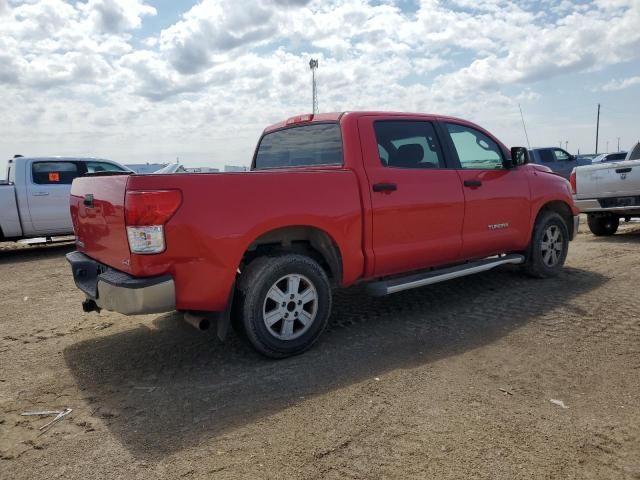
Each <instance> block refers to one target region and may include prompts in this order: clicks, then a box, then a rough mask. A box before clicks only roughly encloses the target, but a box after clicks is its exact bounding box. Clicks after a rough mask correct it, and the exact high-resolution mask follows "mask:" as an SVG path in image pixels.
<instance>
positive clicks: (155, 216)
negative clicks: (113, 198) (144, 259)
mask: <svg viewBox="0 0 640 480" xmlns="http://www.w3.org/2000/svg"><path fill="white" fill-rule="evenodd" d="M181 202H182V194H181V193H180V191H179V190H148V191H131V192H127V194H126V197H125V202H124V205H125V212H124V216H125V222H126V225H127V238H128V240H129V250H131V253H141V254H149V253H160V252H163V251H164V249H165V240H164V225H165V223H167V222H168V221H169V219H170V218H171V217H172V216H173V214H174V213H176V210H178V207H180V203H181Z"/></svg>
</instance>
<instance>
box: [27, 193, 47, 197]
mask: <svg viewBox="0 0 640 480" xmlns="http://www.w3.org/2000/svg"><path fill="white" fill-rule="evenodd" d="M31 195H33V196H34V197H46V196H47V195H49V192H33V193H32V194H31Z"/></svg>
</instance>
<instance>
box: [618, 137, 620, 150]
mask: <svg viewBox="0 0 640 480" xmlns="http://www.w3.org/2000/svg"><path fill="white" fill-rule="evenodd" d="M618 151H620V137H618Z"/></svg>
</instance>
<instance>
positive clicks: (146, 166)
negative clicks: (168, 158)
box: [125, 163, 168, 173]
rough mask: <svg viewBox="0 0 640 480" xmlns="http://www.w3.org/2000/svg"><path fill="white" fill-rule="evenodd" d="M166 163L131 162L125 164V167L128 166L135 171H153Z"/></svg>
mask: <svg viewBox="0 0 640 480" xmlns="http://www.w3.org/2000/svg"><path fill="white" fill-rule="evenodd" d="M167 165H168V164H167V163H132V164H129V165H125V167H127V168H130V169H131V170H133V171H134V172H136V173H153V172H155V171H158V170H160V169H161V168H164V167H166V166H167Z"/></svg>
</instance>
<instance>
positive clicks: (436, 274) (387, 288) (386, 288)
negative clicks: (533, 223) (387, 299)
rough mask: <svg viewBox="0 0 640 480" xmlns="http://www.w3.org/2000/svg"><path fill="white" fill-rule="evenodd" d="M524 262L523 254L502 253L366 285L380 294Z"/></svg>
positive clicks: (369, 289)
mask: <svg viewBox="0 0 640 480" xmlns="http://www.w3.org/2000/svg"><path fill="white" fill-rule="evenodd" d="M520 263H524V256H523V255H518V254H515V253H513V254H510V255H503V256H501V257H494V258H486V259H484V260H478V261H476V262H469V263H465V264H462V265H457V266H455V267H448V268H441V269H439V270H430V271H429V272H426V273H418V274H413V275H408V276H406V277H400V278H393V279H390V280H380V281H377V282H372V283H370V284H368V285H367V290H368V292H369V293H370V294H371V295H375V296H382V295H390V294H392V293H396V292H401V291H403V290H409V289H411V288H418V287H424V286H425V285H431V284H433V283H439V282H444V281H446V280H452V279H454V278H459V277H466V276H467V275H473V274H474V273H480V272H486V271H487V270H491V269H492V268H495V267H499V266H500V265H506V264H513V265H517V264H520Z"/></svg>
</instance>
